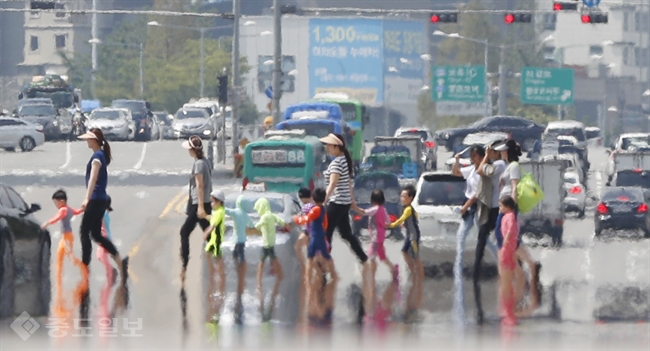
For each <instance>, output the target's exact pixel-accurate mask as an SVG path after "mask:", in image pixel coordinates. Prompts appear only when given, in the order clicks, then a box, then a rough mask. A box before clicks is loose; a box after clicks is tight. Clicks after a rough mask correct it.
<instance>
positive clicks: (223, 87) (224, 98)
mask: <svg viewBox="0 0 650 351" xmlns="http://www.w3.org/2000/svg"><path fill="white" fill-rule="evenodd" d="M217 79H218V80H219V87H218V88H217V92H218V94H217V96H218V97H219V104H221V105H225V104H227V103H228V76H225V75H224V76H218V77H217Z"/></svg>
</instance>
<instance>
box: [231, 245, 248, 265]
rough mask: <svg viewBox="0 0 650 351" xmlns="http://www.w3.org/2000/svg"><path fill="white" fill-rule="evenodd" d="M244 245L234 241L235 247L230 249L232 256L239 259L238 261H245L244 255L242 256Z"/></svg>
mask: <svg viewBox="0 0 650 351" xmlns="http://www.w3.org/2000/svg"><path fill="white" fill-rule="evenodd" d="M245 247H246V244H245V243H236V244H235V248H234V249H233V250H232V257H233V258H234V259H235V260H237V261H239V263H242V262H246V257H245V256H244V248H245Z"/></svg>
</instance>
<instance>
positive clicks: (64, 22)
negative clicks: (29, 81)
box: [18, 0, 113, 75]
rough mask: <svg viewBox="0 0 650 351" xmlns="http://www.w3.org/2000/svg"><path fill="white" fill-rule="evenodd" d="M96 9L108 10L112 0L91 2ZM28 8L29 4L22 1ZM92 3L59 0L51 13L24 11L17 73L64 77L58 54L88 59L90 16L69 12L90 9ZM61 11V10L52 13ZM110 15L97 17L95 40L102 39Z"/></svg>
mask: <svg viewBox="0 0 650 351" xmlns="http://www.w3.org/2000/svg"><path fill="white" fill-rule="evenodd" d="M95 1H96V8H97V9H98V10H108V9H112V0H101V1H99V0H95ZM25 7H26V9H29V1H25ZM92 8H93V1H92V0H59V1H56V2H55V11H53V12H47V13H43V12H40V13H39V12H34V11H25V13H24V21H25V25H24V38H25V39H24V47H23V48H22V50H23V56H24V59H23V61H22V62H21V63H20V64H19V70H18V71H19V73H20V74H24V75H40V74H45V73H47V72H51V73H55V74H65V73H66V72H67V68H66V66H65V62H64V59H63V58H62V55H65V56H67V57H72V56H74V55H82V56H90V48H91V45H90V44H89V43H88V40H90V39H91V31H92V15H91V14H84V15H80V14H75V15H71V14H70V13H69V12H67V11H70V10H76V11H80V10H91V9H92ZM56 10H61V11H56ZM112 21H113V18H112V15H106V14H102V15H97V27H98V33H99V37H100V38H101V37H103V35H102V34H103V33H106V32H107V31H109V30H110V28H111V27H112V24H113V23H112Z"/></svg>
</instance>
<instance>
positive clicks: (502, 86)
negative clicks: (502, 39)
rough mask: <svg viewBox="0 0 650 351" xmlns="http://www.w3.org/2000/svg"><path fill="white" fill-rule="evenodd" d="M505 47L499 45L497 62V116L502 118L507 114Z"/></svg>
mask: <svg viewBox="0 0 650 351" xmlns="http://www.w3.org/2000/svg"><path fill="white" fill-rule="evenodd" d="M505 60H506V47H505V45H501V58H500V61H499V115H500V116H504V115H505V114H506V113H507V105H506V102H507V100H508V86H507V80H506V74H507V67H506V63H505Z"/></svg>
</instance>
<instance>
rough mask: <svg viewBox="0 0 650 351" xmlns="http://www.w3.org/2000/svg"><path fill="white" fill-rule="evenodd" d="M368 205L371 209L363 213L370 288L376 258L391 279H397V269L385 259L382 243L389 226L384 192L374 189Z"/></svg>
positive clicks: (374, 272) (375, 267) (373, 277)
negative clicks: (367, 234)
mask: <svg viewBox="0 0 650 351" xmlns="http://www.w3.org/2000/svg"><path fill="white" fill-rule="evenodd" d="M370 203H371V204H372V207H370V208H369V209H367V210H365V211H364V214H365V215H366V216H368V217H369V218H368V232H369V233H370V248H369V249H368V258H370V269H371V271H372V275H371V277H372V286H374V281H375V275H376V273H377V258H379V260H380V261H381V262H383V263H384V264H386V266H387V267H388V270H389V271H390V272H391V274H392V275H393V279H394V280H396V279H397V275H398V272H399V267H398V266H397V265H393V263H392V262H391V261H390V260H389V259H388V257H386V248H385V247H384V241H385V240H386V226H388V225H390V224H391V223H390V219H389V217H388V212H387V211H386V208H385V207H384V204H385V203H386V199H385V197H384V192H383V191H382V190H381V189H375V190H373V191H372V194H370Z"/></svg>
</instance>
